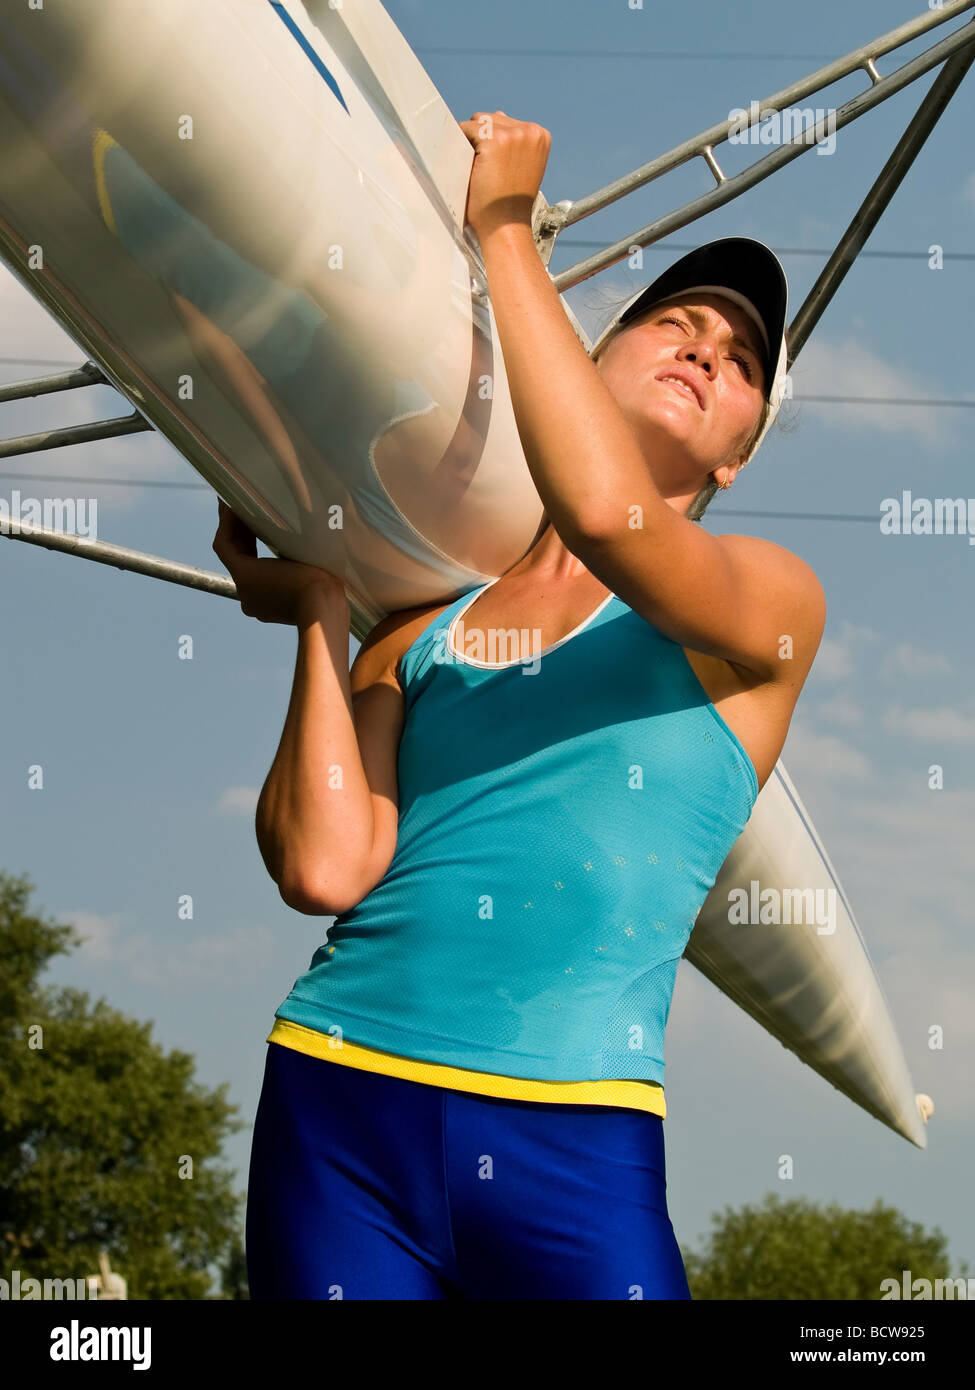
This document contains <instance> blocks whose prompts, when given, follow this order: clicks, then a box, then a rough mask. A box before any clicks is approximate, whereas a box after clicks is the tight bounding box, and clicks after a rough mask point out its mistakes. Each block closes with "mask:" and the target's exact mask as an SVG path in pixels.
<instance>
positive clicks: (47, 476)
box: [0, 470, 213, 492]
mask: <svg viewBox="0 0 975 1390" xmlns="http://www.w3.org/2000/svg"><path fill="white" fill-rule="evenodd" d="M0 478H26V479H27V481H28V482H35V481H36V482H40V483H91V484H92V486H93V487H171V488H184V489H186V490H188V491H190V492H194V491H195V492H212V491H213V488H212V487H210V485H209V484H208V483H169V482H163V481H161V480H158V479H156V478H89V477H87V476H86V475H85V474H84V473H17V472H13V471H7V470H5V471H4V472H0Z"/></svg>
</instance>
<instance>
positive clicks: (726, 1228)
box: [681, 1193, 968, 1301]
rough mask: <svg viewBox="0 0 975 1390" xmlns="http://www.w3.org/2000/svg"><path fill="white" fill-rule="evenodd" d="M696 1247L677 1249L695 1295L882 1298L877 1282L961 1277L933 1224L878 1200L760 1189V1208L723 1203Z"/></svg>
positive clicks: (963, 1274) (965, 1270) (965, 1269)
mask: <svg viewBox="0 0 975 1390" xmlns="http://www.w3.org/2000/svg"><path fill="white" fill-rule="evenodd" d="M711 1222H712V1225H713V1227H714V1230H713V1231H712V1232H711V1235H710V1237H709V1239H708V1241H707V1243H706V1245H705V1248H704V1250H703V1251H702V1252H700V1253H697V1252H694V1251H691V1250H683V1249H682V1251H681V1253H682V1254H683V1257H684V1268H685V1269H686V1271H687V1282H688V1284H689V1285H690V1289H691V1295H692V1297H693V1298H697V1299H708V1298H721V1299H747V1300H754V1299H809V1300H819V1299H833V1298H836V1299H856V1300H868V1301H872V1300H875V1299H876V1300H879V1299H881V1298H882V1297H883V1291H882V1289H881V1287H880V1284H881V1280H882V1279H889V1278H894V1279H897V1281H898V1283H900V1280H901V1277H902V1271H903V1270H905V1269H907V1270H910V1271H911V1277H912V1278H913V1279H930V1280H932V1281H934V1280H935V1279H946V1278H948V1277H949V1275H950V1276H951V1277H954V1278H959V1277H962V1278H963V1277H967V1273H968V1267H967V1265H965V1264H964V1262H962V1266H961V1268H958V1269H951V1270H949V1268H948V1249H947V1242H946V1239H945V1236H944V1233H943V1232H942V1231H941V1230H939V1228H938V1227H935V1228H934V1231H933V1232H930V1233H929V1232H927V1231H925V1230H924V1229H923V1227H921V1226H919V1225H917V1224H916V1223H914V1222H909V1221H908V1220H907V1219H906V1217H904V1216H903V1215H902V1213H901V1212H899V1211H898V1210H897V1209H896V1208H895V1207H888V1206H884V1205H883V1203H882V1202H880V1201H879V1200H878V1201H877V1202H876V1203H874V1205H873V1206H872V1207H870V1208H868V1209H867V1210H864V1211H852V1210H848V1209H846V1208H843V1207H840V1206H838V1205H837V1204H836V1203H835V1202H834V1203H831V1204H830V1205H829V1206H827V1207H821V1206H819V1205H818V1204H817V1203H814V1202H810V1201H808V1200H806V1199H805V1198H796V1199H793V1200H790V1201H782V1200H781V1198H780V1197H779V1196H778V1195H777V1194H776V1193H768V1194H767V1195H766V1197H765V1199H764V1201H763V1202H762V1204H761V1206H751V1207H748V1206H746V1207H742V1208H741V1209H740V1210H738V1211H734V1210H732V1208H731V1207H726V1208H725V1210H724V1212H723V1213H722V1214H720V1215H718V1214H716V1215H714V1216H712V1218H711Z"/></svg>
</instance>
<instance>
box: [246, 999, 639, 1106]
mask: <svg viewBox="0 0 975 1390" xmlns="http://www.w3.org/2000/svg"><path fill="white" fill-rule="evenodd" d="M266 1041H267V1042H269V1043H271V1042H273V1043H280V1044H281V1045H282V1046H283V1047H291V1048H293V1049H294V1050H295V1051H296V1052H305V1053H307V1054H308V1055H309V1056H311V1057H322V1058H324V1059H325V1060H326V1061H329V1062H342V1063H344V1064H345V1066H347V1067H358V1068H359V1069H360V1071H376V1072H381V1073H382V1074H383V1075H385V1076H399V1077H401V1078H402V1079H403V1080H404V1081H419V1082H422V1083H424V1084H425V1085H428V1086H446V1087H447V1088H448V1089H449V1090H451V1091H474V1092H475V1093H476V1094H477V1095H482V1096H501V1097H503V1098H504V1099H506V1100H545V1101H551V1102H558V1103H559V1104H563V1105H564V1104H566V1103H568V1104H570V1105H571V1104H575V1105H613V1106H622V1107H623V1108H624V1109H628V1110H648V1111H650V1113H651V1114H653V1115H659V1116H660V1117H661V1119H665V1118H666V1115H667V1106H666V1103H665V1101H664V1092H663V1087H662V1086H658V1085H657V1083H656V1082H655V1081H612V1080H609V1081H534V1080H531V1079H530V1078H528V1077H522V1076H496V1075H495V1074H494V1073H493V1072H486V1071H466V1070H464V1069H463V1068H462V1067H446V1066H442V1065H441V1064H440V1063H439V1062H421V1061H417V1060H416V1059H415V1058H413V1057H399V1056H397V1055H396V1054H395V1053H392V1052H380V1051H379V1050H378V1049H377V1048H374V1047H362V1046H360V1045H359V1044H358V1043H350V1042H348V1041H347V1040H346V1039H344V1038H334V1037H332V1036H331V1035H326V1034H325V1033H317V1032H316V1031H315V1030H314V1029H313V1028H305V1027H303V1025H302V1024H300V1023H292V1022H291V1021H290V1019H286V1018H276V1019H275V1020H274V1027H273V1028H272V1029H271V1032H270V1034H269V1036H268V1037H267V1039H266Z"/></svg>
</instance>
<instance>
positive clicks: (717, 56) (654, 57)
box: [413, 45, 836, 63]
mask: <svg viewBox="0 0 975 1390" xmlns="http://www.w3.org/2000/svg"><path fill="white" fill-rule="evenodd" d="M413 52H414V53H416V54H420V53H431V54H435V55H436V56H437V57H441V56H442V57H448V58H467V57H478V58H480V57H485V58H637V59H643V58H648V59H650V60H651V61H652V62H665V61H667V60H668V59H671V58H674V59H677V60H679V61H690V62H694V63H700V62H706V61H708V60H711V61H713V62H719V63H726V62H739V61H741V60H742V59H746V60H748V61H751V60H755V59H758V60H760V61H766V62H776V63H783V62H784V63H805V62H826V63H829V62H832V61H833V60H834V59H835V58H836V54H835V53H741V52H738V53H701V52H699V51H694V50H693V49H691V50H688V51H684V50H682V49H664V48H649V49H648V48H644V49H640V48H453V47H444V46H441V45H437V46H435V47H426V46H424V47H416V46H414V48H413Z"/></svg>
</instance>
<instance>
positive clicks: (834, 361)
mask: <svg viewBox="0 0 975 1390" xmlns="http://www.w3.org/2000/svg"><path fill="white" fill-rule="evenodd" d="M791 376H792V386H793V391H794V393H795V399H796V401H797V402H798V403H799V406H800V409H801V408H802V398H803V397H804V396H865V397H873V398H875V399H882V400H883V401H885V402H886V401H889V400H895V401H896V400H899V399H911V400H922V399H924V398H925V397H933V398H940V397H942V396H943V395H944V388H943V387H942V386H941V385H940V383H939V382H938V381H936V380H933V379H932V380H931V381H925V380H924V379H923V378H922V377H920V376H919V375H918V373H917V371H916V370H907V369H905V370H901V369H899V368H898V367H896V366H893V365H892V364H891V363H890V362H888V361H887V360H885V359H884V358H883V357H879V356H877V354H876V353H874V352H871V350H870V349H869V348H867V347H865V346H864V345H863V344H862V343H859V342H857V341H855V340H854V339H852V338H848V339H846V340H845V341H844V342H840V343H837V342H830V341H829V340H828V339H824V338H822V337H820V338H813V339H811V340H810V342H809V343H808V344H807V345H806V347H804V348H803V351H802V356H801V358H800V359H799V360H798V362H797V363H796V365H795V366H794V367H793V369H792V372H791ZM808 409H810V410H817V411H820V412H827V413H829V414H831V415H832V418H833V420H834V421H835V422H836V423H838V424H840V425H842V426H843V427H849V428H850V429H859V430H870V431H871V432H872V433H874V432H880V433H882V434H892V435H897V436H898V437H899V438H914V439H916V440H918V441H920V442H921V443H923V444H928V445H930V444H936V443H937V444H944V443H945V442H947V441H949V440H950V439H952V438H954V428H953V426H951V425H950V424H949V422H948V421H947V419H946V418H945V415H946V412H944V411H939V410H938V409H937V408H936V407H932V408H931V409H930V410H925V409H923V408H921V407H912V408H910V409H904V410H898V409H897V407H896V406H891V405H888V404H880V405H832V404H830V405H826V404H823V405H819V404H816V403H814V402H810V404H809V406H808Z"/></svg>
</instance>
